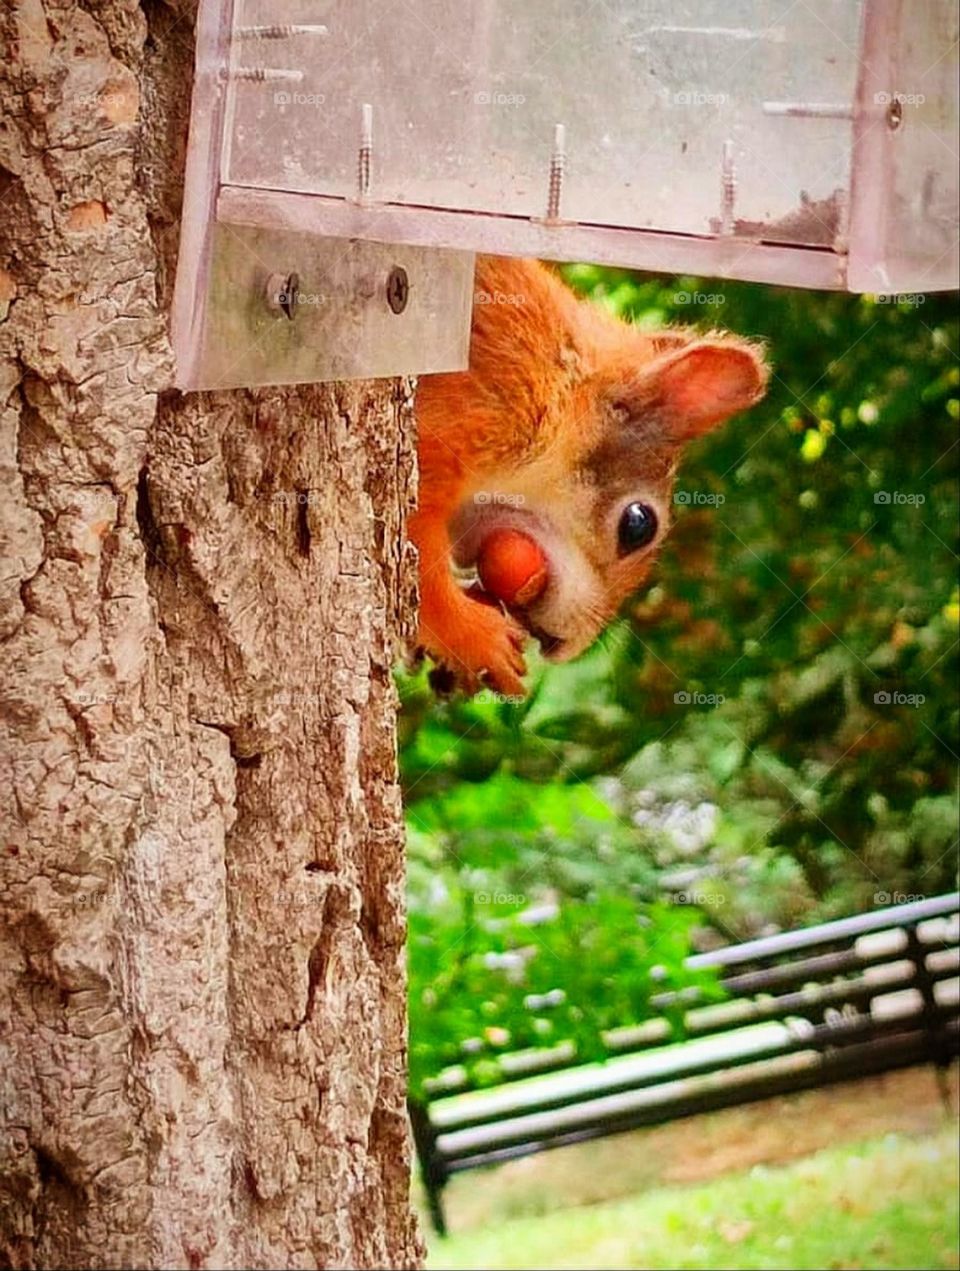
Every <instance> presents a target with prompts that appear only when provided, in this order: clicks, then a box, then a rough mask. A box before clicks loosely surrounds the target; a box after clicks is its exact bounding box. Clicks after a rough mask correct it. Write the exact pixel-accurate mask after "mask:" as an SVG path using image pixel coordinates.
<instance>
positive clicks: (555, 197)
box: [547, 124, 567, 221]
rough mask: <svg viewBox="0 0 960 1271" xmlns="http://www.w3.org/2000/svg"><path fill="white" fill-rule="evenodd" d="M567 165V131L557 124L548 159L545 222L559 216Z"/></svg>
mask: <svg viewBox="0 0 960 1271" xmlns="http://www.w3.org/2000/svg"><path fill="white" fill-rule="evenodd" d="M566 165H567V130H566V127H565V126H564V125H563V124H557V126H556V127H555V128H554V130H553V154H552V155H551V157H550V185H549V188H548V191H547V220H548V221H555V220H557V218H558V217H559V215H560V193H561V191H562V190H563V173H564V169H565V168H566Z"/></svg>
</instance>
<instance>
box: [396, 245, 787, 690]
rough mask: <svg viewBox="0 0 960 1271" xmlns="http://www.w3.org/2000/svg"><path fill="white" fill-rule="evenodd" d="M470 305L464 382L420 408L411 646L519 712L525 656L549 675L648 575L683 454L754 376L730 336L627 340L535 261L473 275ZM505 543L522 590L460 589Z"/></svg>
mask: <svg viewBox="0 0 960 1271" xmlns="http://www.w3.org/2000/svg"><path fill="white" fill-rule="evenodd" d="M474 299H475V304H474V312H473V325H472V331H471V344H470V366H469V369H468V370H466V371H458V372H453V373H450V374H442V375H432V376H427V377H425V378H423V379H421V381H420V386H419V389H418V393H417V399H416V415H417V423H418V428H419V441H418V452H419V462H420V500H419V507H418V509H417V511H416V513H415V514H414V516H413V518H412V521H411V525H410V535H411V538H412V539H413V541H414V543H415V544H416V546H417V548H418V551H419V557H420V626H419V632H418V643H419V644H420V645H421V646H422V648H423V649H424V650H425V651H426V652H427V653H429V654H430V655H431V656H432V657H433V658H434V659H435V660H436V661H437V662H438V663H440V664H441V665H443V666H445V667H446V668H448V669H449V670H450V671H451V672H452V673H453V675H454V677H455V679H456V681H457V682H458V683H459V685H460V686H461V687H462V688H464V689H465V690H466V691H467V692H475V691H476V690H477V689H478V688H479V687H480V685H481V684H482V683H486V684H487V685H489V686H490V687H491V688H492V689H494V690H496V691H498V692H500V693H503V694H507V695H510V696H517V697H520V696H522V695H523V694H524V692H525V689H524V685H523V680H522V677H523V676H524V675H525V673H526V666H525V663H524V657H523V645H524V643H525V641H526V640H527V639H529V638H533V639H536V640H538V641H539V644H540V648H541V652H542V653H543V655H544V657H546V658H547V659H548V660H549V661H552V662H565V661H568V660H569V659H571V658H574V657H576V656H577V655H578V654H579V653H581V652H582V651H583V650H584V649H586V648H587V647H588V645H590V644H591V643H592V642H593V640H594V639H595V637H596V636H597V635H598V634H599V633H600V631H601V630H602V629H603V627H604V626H605V625H606V624H607V623H608V622H609V621H610V620H611V618H613V617H614V615H615V614H616V612H617V610H618V609H619V607H620V605H621V603H622V602H623V600H624V599H625V598H626V597H627V596H628V595H630V593H631V592H633V591H635V590H636V589H637V588H638V587H639V585H640V584H641V583H642V582H643V580H644V578H645V577H646V575H647V573H648V572H649V570H650V567H651V564H652V563H653V560H654V557H655V555H656V553H657V550H658V548H659V546H660V544H661V543H662V541H663V538H664V535H665V534H666V532H667V529H668V527H669V524H670V503H671V491H672V488H673V481H674V475H675V473H676V470H677V465H678V462H679V459H680V455H681V451H682V448H683V446H684V444H685V443H686V442H688V441H690V440H692V439H693V438H695V437H698V436H700V435H701V434H702V433H704V432H706V431H707V430H708V429H710V428H713V427H714V426H715V425H716V424H719V423H720V422H721V421H722V420H724V419H727V418H729V417H730V416H731V415H734V414H736V413H737V412H739V411H742V410H744V409H746V408H747V407H748V406H752V405H753V404H754V403H755V402H758V401H759V400H760V398H761V397H762V396H763V394H764V391H765V388H766V380H767V368H766V365H765V362H764V358H763V354H762V350H761V349H760V348H758V347H757V346H756V345H754V344H752V343H750V342H749V341H747V340H744V339H741V338H740V337H738V336H734V335H729V334H716V333H710V334H707V335H704V334H702V333H698V332H697V331H695V330H693V329H688V328H684V329H677V328H664V329H662V330H657V331H643V330H640V329H638V328H636V327H632V326H630V325H629V324H628V323H626V322H623V321H622V320H620V319H619V318H616V317H614V316H613V315H611V314H609V313H607V312H605V311H604V310H602V309H600V308H598V307H597V306H596V305H594V304H591V303H590V302H589V301H586V300H581V299H579V298H577V297H576V296H575V295H574V294H573V292H571V291H570V290H569V289H568V288H567V287H566V286H565V285H564V284H563V282H562V281H561V280H560V279H559V278H558V277H557V275H556V274H555V273H553V272H552V271H551V270H550V269H548V268H547V267H546V266H545V265H543V264H541V263H539V262H538V261H534V260H508V259H501V258H498V257H478V259H477V274H476V291H475V297H474ZM504 531H512V532H514V533H513V535H512V537H513V538H514V539H515V540H517V541H518V542H520V543H521V548H522V549H524V550H521V557H523V558H524V559H523V560H522V561H521V563H520V565H519V566H518V567H517V568H519V569H520V574H519V576H518V578H517V579H515V580H514V581H513V582H511V583H509V585H508V584H507V583H502V584H501V583H499V582H498V581H497V580H498V579H500V578H501V577H503V573H502V570H499V569H495V568H488V570H487V574H488V575H489V576H491V577H493V578H494V582H493V584H492V588H491V584H490V582H489V578H487V577H485V575H484V571H483V569H482V568H481V570H480V576H481V579H482V580H483V581H485V582H486V583H487V587H486V590H485V591H484V590H482V589H481V588H480V585H479V584H477V583H476V582H475V583H474V585H473V586H472V587H471V588H469V589H468V588H466V587H464V586H463V585H461V582H460V581H458V578H457V576H456V574H455V570H459V571H462V572H463V573H464V574H466V573H468V572H469V571H470V570H474V571H476V569H477V566H478V562H480V563H481V565H482V563H483V562H484V560H485V557H484V552H485V550H488V551H489V552H491V553H492V547H491V545H493V544H494V543H495V538H494V536H499V538H498V539H496V548H497V552H498V553H499V556H501V557H502V555H503V552H501V550H500V549H501V547H503V550H504V551H507V550H509V549H510V544H509V543H506V545H505V546H504V544H505V540H506V539H508V538H510V537H511V536H510V535H509V534H507V535H505V534H504ZM517 532H519V533H517ZM531 544H532V546H530V545H531ZM528 556H529V557H532V559H531V560H530V561H529V562H527V561H526V557H528ZM490 559H493V558H492V555H491V556H490ZM538 561H539V563H540V564H541V565H542V568H536V566H537V564H538ZM496 563H497V564H498V565H499V559H498V560H497V562H496ZM511 568H512V566H511V562H510V561H509V559H507V569H508V573H509V571H510V569H511ZM514 572H515V571H514ZM528 576H529V577H528ZM520 582H522V583H523V585H522V586H520V585H518V583H520ZM491 602H494V603H491Z"/></svg>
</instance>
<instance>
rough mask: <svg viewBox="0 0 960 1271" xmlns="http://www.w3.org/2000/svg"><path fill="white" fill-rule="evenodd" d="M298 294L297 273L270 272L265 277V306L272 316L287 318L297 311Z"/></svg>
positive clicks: (298, 279) (298, 277) (298, 278)
mask: <svg viewBox="0 0 960 1271" xmlns="http://www.w3.org/2000/svg"><path fill="white" fill-rule="evenodd" d="M299 296H300V276H299V274H295V273H290V274H271V275H270V277H269V278H268V279H267V286H266V300H267V308H268V309H269V310H270V312H271V313H272V314H273V315H274V317H277V318H279V317H284V318H289V319H290V320H291V321H293V317H294V315H295V314H296V312H297V301H298V298H299Z"/></svg>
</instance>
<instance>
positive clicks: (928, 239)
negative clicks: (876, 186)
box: [886, 0, 960, 292]
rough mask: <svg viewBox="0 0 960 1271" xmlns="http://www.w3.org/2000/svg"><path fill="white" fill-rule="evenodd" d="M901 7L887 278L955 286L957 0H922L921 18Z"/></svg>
mask: <svg viewBox="0 0 960 1271" xmlns="http://www.w3.org/2000/svg"><path fill="white" fill-rule="evenodd" d="M911 18H915V15H913V14H912V13H911V11H910V8H909V6H908V7H907V12H906V13H904V14H903V15H902V19H901V29H900V32H899V37H900V38H899V55H898V58H897V70H896V81H895V82H896V90H895V95H896V97H897V98H898V102H897V104H898V107H899V112H900V121H901V122H900V126H899V128H897V130H896V132H895V133H894V135H893V136H892V137H891V139H890V147H891V150H892V152H893V172H894V177H893V189H892V190H891V191H890V192H889V195H888V197H889V199H890V211H889V215H888V231H887V232H888V238H887V243H886V249H887V265H888V285H889V286H890V287H891V288H892V289H893V290H897V291H899V290H909V291H911V292H914V291H916V292H923V291H929V290H932V289H934V288H938V287H956V286H957V204H958V202H960V191H958V185H960V156H958V154H957V122H958V120H957V115H958V111H957V96H958V83H960V79H958V65H957V62H958V47H957V37H958V34H960V31H958V28H960V10H958V8H957V6H956V4H955V2H950V0H947V2H946V3H945V2H944V0H935V2H934V0H927V4H926V5H925V15H924V18H925V20H924V21H923V22H917V21H916V20H911Z"/></svg>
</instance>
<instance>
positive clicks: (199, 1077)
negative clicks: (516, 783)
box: [0, 0, 420, 1268]
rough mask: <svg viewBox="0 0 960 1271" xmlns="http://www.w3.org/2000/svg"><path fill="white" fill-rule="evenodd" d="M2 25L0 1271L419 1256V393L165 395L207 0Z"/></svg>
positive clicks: (408, 1259) (63, 8)
mask: <svg viewBox="0 0 960 1271" xmlns="http://www.w3.org/2000/svg"><path fill="white" fill-rule="evenodd" d="M0 22H2V23H4V24H5V27H6V30H5V31H4V34H3V39H4V43H5V44H6V45H7V46H8V47H9V48H10V50H11V56H10V58H9V60H7V59H5V65H4V67H3V68H2V69H0V84H2V87H3V92H4V99H3V110H4V120H5V125H4V130H3V131H2V132H0V176H2V178H3V182H2V202H0V387H2V395H0V407H2V412H3V413H2V438H3V440H2V446H3V450H2V456H0V465H2V468H3V478H2V479H3V499H2V502H0V530H2V535H3V538H4V540H5V549H4V555H5V558H6V559H7V561H8V563H7V565H6V567H5V569H4V570H3V575H2V581H0V639H2V640H3V645H2V648H3V660H4V664H5V665H4V667H3V669H2V680H0V683H2V687H0V693H2V716H3V723H4V729H5V739H4V741H5V744H4V749H3V760H2V762H3V773H2V778H0V780H2V784H3V789H4V792H5V794H6V792H8V791H9V792H10V793H12V796H13V797H12V799H9V798H5V801H4V802H5V810H4V816H5V820H6V821H7V825H6V828H5V833H4V837H3V839H2V842H0V852H2V854H3V862H4V886H3V901H2V905H3V909H2V918H3V922H2V923H0V982H2V986H3V989H2V1000H3V1019H2V1023H3V1031H4V1042H3V1046H4V1053H3V1054H2V1056H0V1070H2V1082H3V1086H2V1110H3V1120H4V1132H3V1137H2V1142H0V1265H4V1266H15V1267H126V1266H136V1267H191V1268H196V1267H211V1268H216V1267H223V1268H232V1267H321V1266H323V1267H394V1266H412V1265H416V1263H417V1261H418V1258H419V1256H420V1245H419V1237H418V1235H417V1233H416V1228H415V1225H414V1222H413V1220H412V1218H411V1216H410V1212H409V1208H408V1203H407V1188H408V1170H409V1151H408V1145H407V1130H406V1118H405V1112H404V1096H405V991H404V973H403V936H404V920H403V859H402V821H401V808H400V800H399V795H398V788H397V783H396V774H395V748H394V708H395V699H394V690H393V687H392V681H391V676H390V666H391V661H392V658H393V656H394V652H395V646H396V642H397V637H398V636H400V635H402V634H404V632H405V631H406V630H407V627H408V624H409V618H410V611H411V608H412V595H413V583H412V574H411V570H410V562H409V559H408V556H407V553H406V551H405V549H404V548H403V547H402V546H401V545H402V544H403V543H404V541H405V539H404V518H405V515H406V511H407V508H408V504H409V501H410V496H411V490H412V486H413V473H414V464H413V457H412V418H411V391H410V386H409V385H408V384H406V383H402V384H397V383H395V382H381V383H378V384H351V385H337V386H332V387H306V388H297V389H281V390H270V391H256V392H231V393H220V394H202V395H197V394H194V395H188V396H184V395H181V394H179V393H177V392H175V391H173V390H171V389H170V388H169V385H170V382H171V371H172V364H171V358H170V353H169V346H168V344H167V335H166V315H167V312H168V308H169V301H170V293H171V286H172V269H173V265H174V261H175V253H176V242H177V215H178V207H179V199H180V188H181V183H182V172H183V161H184V145H185V139H186V121H187V112H188V107H189V83H190V79H191V75H192V58H193V47H192V34H191V28H192V23H193V11H192V6H191V5H184V6H182V8H181V9H180V10H177V9H176V7H173V6H170V7H168V6H164V5H162V4H160V3H158V0H150V3H148V4H147V3H145V4H144V6H143V8H142V9H141V7H140V6H139V5H137V4H136V3H133V0H87V3H86V4H85V5H84V7H83V8H80V7H77V6H75V5H73V4H69V3H62V4H57V3H54V2H53V0H20V2H19V5H18V6H16V7H14V8H13V9H12V10H10V9H5V10H4V13H3V16H2V17H0ZM242 353H243V351H242V350H238V357H242Z"/></svg>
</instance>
